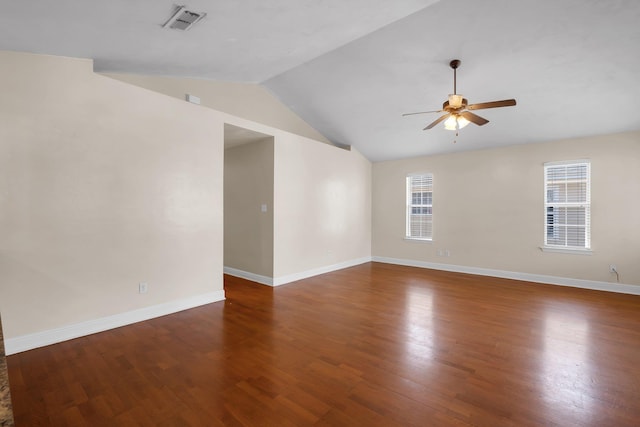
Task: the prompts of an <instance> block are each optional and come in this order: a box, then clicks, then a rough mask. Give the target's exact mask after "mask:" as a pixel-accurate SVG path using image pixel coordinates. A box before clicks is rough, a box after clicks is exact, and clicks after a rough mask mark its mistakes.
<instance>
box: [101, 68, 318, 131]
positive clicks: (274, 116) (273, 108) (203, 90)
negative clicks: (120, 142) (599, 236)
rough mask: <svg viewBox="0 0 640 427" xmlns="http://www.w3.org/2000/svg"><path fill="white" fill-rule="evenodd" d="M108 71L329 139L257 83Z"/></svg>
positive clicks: (276, 125) (129, 80) (240, 114)
mask: <svg viewBox="0 0 640 427" xmlns="http://www.w3.org/2000/svg"><path fill="white" fill-rule="evenodd" d="M105 75H107V76H110V77H113V78H115V79H118V80H122V81H124V82H127V83H131V84H134V85H137V86H140V87H144V88H147V89H149V90H153V91H156V92H160V93H164V94H167V95H169V96H173V97H175V98H178V99H182V100H184V99H185V95H186V94H191V95H195V96H197V97H199V98H200V100H201V103H202V104H201V105H204V106H206V107H209V108H213V109H214V110H218V111H224V112H225V113H228V114H231V115H234V116H236V117H242V118H244V119H248V120H251V121H254V122H257V123H262V124H265V125H268V126H270V127H274V128H278V129H281V130H284V131H287V132H291V133H293V134H296V135H301V136H304V137H307V138H311V139H314V140H317V141H322V142H325V143H329V141H328V140H327V139H326V138H325V137H324V136H323V135H322V134H320V133H319V132H318V131H317V130H315V129H314V128H312V127H311V126H309V124H307V123H306V122H305V121H304V120H302V119H301V118H300V117H298V115H296V114H295V113H294V112H293V111H291V110H290V109H289V108H287V107H286V106H285V105H283V104H282V103H281V102H280V101H279V100H278V99H276V98H275V97H274V96H273V95H272V94H271V93H270V92H269V91H268V90H267V89H265V88H264V87H263V86H260V85H258V84H251V83H237V82H221V81H214V80H202V79H186V78H177V77H158V76H141V75H135V74H116V73H110V74H105Z"/></svg>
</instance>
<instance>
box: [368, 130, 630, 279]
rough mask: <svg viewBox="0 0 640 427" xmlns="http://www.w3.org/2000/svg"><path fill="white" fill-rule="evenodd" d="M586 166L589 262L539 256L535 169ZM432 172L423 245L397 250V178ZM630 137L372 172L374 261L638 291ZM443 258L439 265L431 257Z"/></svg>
mask: <svg viewBox="0 0 640 427" xmlns="http://www.w3.org/2000/svg"><path fill="white" fill-rule="evenodd" d="M575 159H590V160H591V174H592V193H591V195H592V234H591V241H592V248H593V255H590V256H587V255H574V254H562V253H550V252H542V251H541V250H540V249H539V247H540V246H542V243H543V237H544V236H543V232H544V209H543V197H544V194H543V193H544V190H543V188H544V186H543V185H544V184H543V164H544V163H545V162H550V161H560V160H575ZM415 172H432V173H433V182H434V184H433V185H434V196H433V204H434V217H433V218H434V236H433V242H432V243H421V242H415V241H408V240H404V238H403V237H404V231H405V203H406V202H405V177H406V175H407V174H408V173H415ZM638 212H640V132H635V133H626V134H614V135H606V136H599V137H590V138H580V139H575V140H567V141H555V142H549V143H541V144H528V145H519V146H512V147H507V148H499V149H491V150H481V151H470V152H463V153H456V154H448V155H441V156H431V157H421V158H413V159H406V160H398V161H389V162H380V163H375V164H374V165H373V247H372V253H373V255H374V257H375V256H377V257H388V258H396V259H404V260H418V261H426V262H433V263H441V264H452V265H460V266H468V267H479V268H486V269H496V270H506V271H513V272H521V273H530V274H540V275H549V276H556V277H566V278H574V279H584V280H594V281H605V282H615V275H614V274H612V273H610V272H609V264H616V265H617V267H618V271H619V273H620V279H621V280H620V281H621V282H622V283H627V284H635V285H640V263H639V261H640V258H639V254H640V215H638ZM439 249H442V250H443V251H444V250H445V249H448V250H449V251H450V254H451V255H450V256H449V257H443V256H438V250H439Z"/></svg>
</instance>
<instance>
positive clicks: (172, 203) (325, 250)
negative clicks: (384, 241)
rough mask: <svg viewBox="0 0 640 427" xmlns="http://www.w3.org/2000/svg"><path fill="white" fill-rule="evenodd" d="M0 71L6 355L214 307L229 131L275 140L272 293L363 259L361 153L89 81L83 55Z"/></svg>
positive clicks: (367, 202) (34, 58)
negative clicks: (142, 288)
mask: <svg viewBox="0 0 640 427" xmlns="http://www.w3.org/2000/svg"><path fill="white" fill-rule="evenodd" d="M0 63H1V64H2V67H0V89H1V90H2V96H1V97H0V236H2V238H1V239H0V312H1V314H2V318H3V325H4V327H5V341H6V342H5V344H6V345H7V351H8V352H9V353H12V352H15V351H21V350H24V349H28V348H33V347H37V346H39V345H45V344H48V343H52V342H57V341H61V340H64V339H69V338H72V337H75V336H81V335H83V334H87V333H91V332H96V331H98V330H102V329H107V328H108V327H115V326H119V325H121V324H126V323H127V322H129V323H130V322H132V321H136V320H142V319H143V318H150V317H153V316H156V315H161V314H164V313H165V312H170V311H171V310H174V309H176V310H177V309H184V308H188V307H189V306H195V305H198V304H202V303H206V302H211V301H215V300H219V299H222V298H224V291H223V283H222V270H223V139H224V131H223V129H224V124H225V123H229V124H231V125H234V126H238V127H241V128H246V129H250V130H254V131H256V132H261V133H263V134H267V135H274V138H275V142H274V148H273V150H274V165H275V169H274V178H273V181H274V187H273V191H274V201H273V205H274V206H273V210H272V213H273V215H274V218H273V223H274V227H273V231H274V233H275V236H274V241H273V264H272V274H273V276H274V279H273V283H274V284H282V283H286V282H288V281H292V280H296V279H297V278H301V277H307V276H309V275H313V274H320V273H322V272H324V271H330V270H333V269H337V268H340V267H344V266H347V265H353V264H357V263H361V262H365V261H367V260H369V259H370V256H371V164H370V162H368V161H367V160H366V159H365V158H364V157H363V156H362V155H360V154H359V153H358V152H357V151H355V150H354V151H347V150H342V149H340V148H336V147H333V146H331V145H328V144H325V143H322V142H318V141H316V140H313V139H310V138H307V137H304V136H300V135H298V134H295V133H292V132H288V131H284V130H281V129H278V128H275V127H271V126H268V125H265V124H263V123H258V122H255V121H251V120H247V119H246V118H241V117H238V116H234V115H231V114H228V113H223V112H219V111H215V110H213V109H210V108H203V107H201V106H197V105H193V104H189V103H187V102H185V101H182V100H179V99H175V98H172V97H169V96H166V95H164V94H160V93H156V92H153V91H150V90H147V89H144V88H140V87H137V86H132V85H129V84H127V83H124V82H122V81H119V80H116V79H112V78H109V77H105V76H102V75H98V74H94V73H93V72H92V62H91V61H89V60H81V59H71V58H61V57H52V56H44V55H31V54H22V53H13V52H0ZM245 101H246V100H245ZM281 119H282V120H285V119H284V118H283V116H281V117H280V119H278V120H281ZM278 120H275V122H277V123H281V122H279V121H278ZM285 121H286V120H285ZM291 126H293V127H295V120H292V121H291V122H289V124H288V125H287V124H286V123H284V125H283V127H287V128H291ZM139 282H147V283H148V284H149V292H148V293H147V294H138V283H139Z"/></svg>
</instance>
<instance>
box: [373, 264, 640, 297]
mask: <svg viewBox="0 0 640 427" xmlns="http://www.w3.org/2000/svg"><path fill="white" fill-rule="evenodd" d="M372 260H373V261H375V262H382V263H385V264H397V265H406V266H408V267H420V268H430V269H433V270H443V271H452V272H455V273H468V274H477V275H480V276H492V277H501V278H504V279H514V280H523V281H526V282H536V283H545V284H549V285H559V286H570V287H574V288H583V289H592V290H596V291H607V292H618V293H622V294H631V295H640V286H638V285H629V284H624V283H610V282H598V281H595V280H584V279H573V278H570V277H557V276H547V275H544V274H531V273H519V272H516V271H505V270H493V269H489V268H479V267H466V266H462V265H452V264H440V263H435V262H427V261H416V260H410V259H398V258H387V257H380V256H374V257H372Z"/></svg>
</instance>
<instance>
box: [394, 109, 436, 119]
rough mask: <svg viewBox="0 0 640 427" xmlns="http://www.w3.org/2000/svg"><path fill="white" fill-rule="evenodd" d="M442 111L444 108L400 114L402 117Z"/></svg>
mask: <svg viewBox="0 0 640 427" xmlns="http://www.w3.org/2000/svg"><path fill="white" fill-rule="evenodd" d="M442 111H444V110H433V111H418V112H416V113H404V114H403V115H402V117H404V116H413V115H414V114H428V113H440V112H442Z"/></svg>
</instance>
